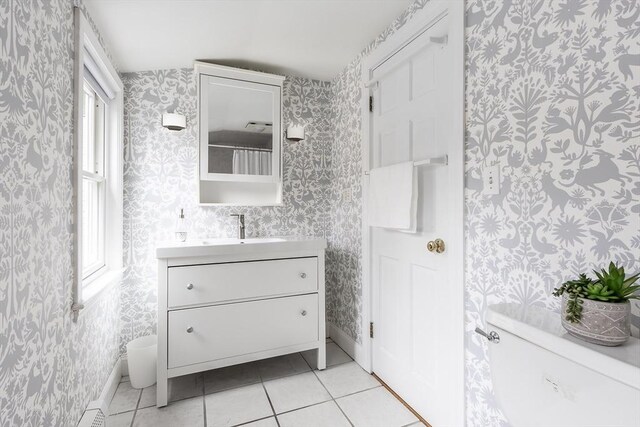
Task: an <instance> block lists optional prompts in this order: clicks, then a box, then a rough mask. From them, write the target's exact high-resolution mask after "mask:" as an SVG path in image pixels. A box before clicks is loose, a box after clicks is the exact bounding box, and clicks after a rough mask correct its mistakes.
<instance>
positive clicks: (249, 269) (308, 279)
mask: <svg viewBox="0 0 640 427" xmlns="http://www.w3.org/2000/svg"><path fill="white" fill-rule="evenodd" d="M168 274H169V277H168V295H167V302H168V306H169V307H181V306H186V305H193V304H208V303H215V302H224V301H233V300H241V299H248V298H261V297H267V296H275V295H284V294H291V293H307V292H314V291H316V290H317V289H318V258H316V257H310V258H290V259H278V260H270V261H249V262H235V263H227V264H206V265H193V266H186V267H170V268H169V273H168Z"/></svg>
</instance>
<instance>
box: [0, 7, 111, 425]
mask: <svg viewBox="0 0 640 427" xmlns="http://www.w3.org/2000/svg"><path fill="white" fill-rule="evenodd" d="M76 4H78V2H76ZM73 6H74V2H73V1H72V0H52V1H49V2H45V3H44V4H43V3H42V2H39V1H35V0H34V1H29V0H24V1H18V0H7V1H2V2H1V3H0V425H2V426H3V427H4V426H34V427H39V426H72V425H76V423H77V422H78V421H79V419H80V416H81V414H82V411H83V410H84V408H85V406H86V404H87V403H88V402H89V401H90V400H92V399H95V398H97V397H98V394H99V392H100V391H101V389H102V386H103V384H104V382H105V381H106V379H107V377H108V375H109V373H110V372H111V369H112V367H113V365H114V363H115V361H116V360H117V357H118V344H117V343H118V327H117V324H118V306H119V298H120V291H119V289H118V287H114V288H112V289H109V290H107V291H105V293H103V294H102V295H101V296H100V298H99V300H98V301H96V302H95V304H93V305H92V306H91V307H90V308H87V309H85V310H84V311H83V312H82V313H81V315H80V319H79V321H78V323H73V322H72V318H71V313H70V310H69V308H70V306H71V284H72V270H71V261H72V258H71V257H72V234H71V230H72V205H71V202H72V199H71V197H72V194H71V188H72V187H71V167H72V158H71V152H72V144H73V142H72V93H73V91H72V89H73V71H72V65H73Z"/></svg>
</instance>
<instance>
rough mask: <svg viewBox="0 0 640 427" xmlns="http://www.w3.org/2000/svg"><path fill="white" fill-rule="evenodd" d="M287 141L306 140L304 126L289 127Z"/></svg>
mask: <svg viewBox="0 0 640 427" xmlns="http://www.w3.org/2000/svg"><path fill="white" fill-rule="evenodd" d="M287 139H289V140H291V141H302V140H303V139H304V126H301V125H293V124H291V125H289V126H288V127H287Z"/></svg>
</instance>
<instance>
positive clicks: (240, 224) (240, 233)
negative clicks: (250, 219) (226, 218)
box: [231, 214, 244, 240]
mask: <svg viewBox="0 0 640 427" xmlns="http://www.w3.org/2000/svg"><path fill="white" fill-rule="evenodd" d="M231 216H236V217H238V239H240V240H244V215H243V214H231Z"/></svg>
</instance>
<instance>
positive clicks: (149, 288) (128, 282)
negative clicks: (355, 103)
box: [120, 69, 332, 351]
mask: <svg viewBox="0 0 640 427" xmlns="http://www.w3.org/2000/svg"><path fill="white" fill-rule="evenodd" d="M123 81H124V84H125V176H124V185H125V201H124V211H125V236H124V245H125V265H126V271H125V279H124V283H123V298H122V314H121V344H120V345H121V350H122V351H124V346H125V345H126V343H127V342H128V341H129V340H131V339H133V338H135V337H138V336H141V335H145V334H150V333H155V328H156V301H157V295H156V282H157V278H156V274H157V271H156V258H155V243H156V241H158V240H167V239H172V238H173V232H174V226H175V220H176V218H177V216H178V213H179V211H180V208H184V210H185V216H186V220H187V224H188V231H189V233H190V235H191V236H198V237H233V236H235V232H236V230H235V220H234V219H233V218H230V217H229V215H230V214H231V213H236V212H237V213H244V214H245V215H246V226H247V236H250V237H259V236H266V235H271V236H273V235H310V236H319V237H325V238H328V237H329V235H330V215H329V208H330V194H331V160H332V158H331V142H332V135H331V132H330V129H331V127H330V121H329V120H330V106H331V103H330V100H331V87H330V84H329V83H327V82H320V81H313V80H307V79H303V78H298V77H288V78H287V79H286V80H285V83H284V89H283V110H284V111H283V122H284V128H286V126H287V125H288V123H291V122H295V123H301V124H304V126H305V131H306V138H305V139H304V140H303V141H300V142H292V141H288V140H286V139H285V140H284V142H283V146H284V150H283V156H284V162H283V163H284V164H283V169H284V191H283V194H284V196H283V199H284V200H283V204H282V206H278V207H221V208H216V207H200V206H198V201H197V173H198V169H197V167H198V166H197V165H198V137H197V135H198V131H197V125H196V123H197V121H196V116H197V111H196V79H195V77H194V73H193V70H191V69H181V70H162V71H149V72H142V73H131V74H125V75H124V76H123ZM165 111H177V112H181V113H183V114H185V115H186V117H187V128H186V129H185V130H184V131H181V132H172V131H168V130H166V129H164V128H163V127H162V126H161V124H160V119H161V115H162V113H163V112H165Z"/></svg>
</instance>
